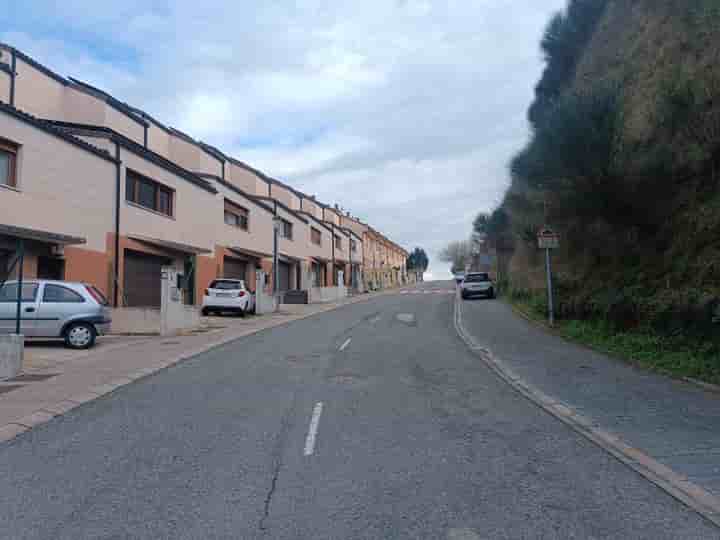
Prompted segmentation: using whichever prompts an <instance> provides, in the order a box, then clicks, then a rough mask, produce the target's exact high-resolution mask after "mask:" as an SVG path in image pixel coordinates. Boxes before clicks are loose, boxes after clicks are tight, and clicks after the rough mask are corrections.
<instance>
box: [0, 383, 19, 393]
mask: <svg viewBox="0 0 720 540" xmlns="http://www.w3.org/2000/svg"><path fill="white" fill-rule="evenodd" d="M22 387H23V385H22V384H8V385H7V386H0V394H5V393H7V392H10V391H11V390H16V389H17V388H22Z"/></svg>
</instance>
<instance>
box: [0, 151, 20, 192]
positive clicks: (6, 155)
mask: <svg viewBox="0 0 720 540" xmlns="http://www.w3.org/2000/svg"><path fill="white" fill-rule="evenodd" d="M17 150H18V147H17V145H14V144H12V143H8V142H3V141H0V185H3V186H12V187H15V186H17Z"/></svg>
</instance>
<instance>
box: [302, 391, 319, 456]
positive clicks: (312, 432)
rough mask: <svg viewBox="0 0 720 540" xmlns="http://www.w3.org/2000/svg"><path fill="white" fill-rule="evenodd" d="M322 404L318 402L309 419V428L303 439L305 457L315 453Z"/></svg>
mask: <svg viewBox="0 0 720 540" xmlns="http://www.w3.org/2000/svg"><path fill="white" fill-rule="evenodd" d="M322 410H323V404H322V403H321V402H318V403H317V404H316V405H315V409H313V413H312V418H311V419H310V428H309V429H308V434H307V437H306V438H305V455H306V456H312V455H313V454H314V453H315V439H316V438H317V432H318V426H319V424H320V415H321V414H322Z"/></svg>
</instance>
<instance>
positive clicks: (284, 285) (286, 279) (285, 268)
mask: <svg viewBox="0 0 720 540" xmlns="http://www.w3.org/2000/svg"><path fill="white" fill-rule="evenodd" d="M278 270H279V273H280V279H279V281H278V283H279V284H280V287H279V290H280V291H288V290H290V265H289V264H288V263H284V262H282V261H280V266H279V267H278Z"/></svg>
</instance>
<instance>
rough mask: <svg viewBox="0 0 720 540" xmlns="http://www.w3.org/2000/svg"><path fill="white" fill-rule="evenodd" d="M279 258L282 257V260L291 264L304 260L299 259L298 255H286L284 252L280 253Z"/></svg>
mask: <svg viewBox="0 0 720 540" xmlns="http://www.w3.org/2000/svg"><path fill="white" fill-rule="evenodd" d="M278 259H280V261H281V262H284V263H290V264H294V263H299V262H302V261H303V259H299V258H298V257H293V256H291V255H285V254H284V253H281V254H279V255H278Z"/></svg>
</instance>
